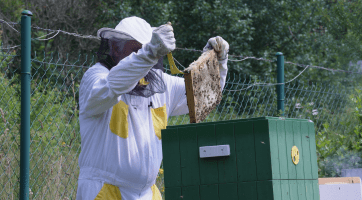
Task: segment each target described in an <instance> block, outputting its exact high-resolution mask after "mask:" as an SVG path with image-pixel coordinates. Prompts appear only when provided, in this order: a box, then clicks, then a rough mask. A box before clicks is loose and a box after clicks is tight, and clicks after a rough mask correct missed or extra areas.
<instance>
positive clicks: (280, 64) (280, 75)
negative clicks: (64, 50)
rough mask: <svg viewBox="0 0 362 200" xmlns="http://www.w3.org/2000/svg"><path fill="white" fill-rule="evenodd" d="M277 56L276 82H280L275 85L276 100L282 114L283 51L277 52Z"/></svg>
mask: <svg viewBox="0 0 362 200" xmlns="http://www.w3.org/2000/svg"><path fill="white" fill-rule="evenodd" d="M276 56H277V82H278V83H282V84H280V85H277V100H278V112H279V111H282V114H281V115H282V116H284V56H283V53H281V52H278V53H277V54H276Z"/></svg>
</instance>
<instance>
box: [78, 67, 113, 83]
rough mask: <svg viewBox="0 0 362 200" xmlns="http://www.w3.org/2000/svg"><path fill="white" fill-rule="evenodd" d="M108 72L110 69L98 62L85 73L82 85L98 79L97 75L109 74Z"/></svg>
mask: <svg viewBox="0 0 362 200" xmlns="http://www.w3.org/2000/svg"><path fill="white" fill-rule="evenodd" d="M108 74H109V70H108V69H107V68H106V67H104V66H103V65H102V64H100V63H96V64H94V65H93V66H92V67H90V68H89V69H87V71H86V72H85V73H84V75H83V77H82V80H81V83H80V85H81V86H82V85H83V84H87V83H89V82H92V80H93V79H97V77H103V76H107V75H108ZM93 81H94V80H93Z"/></svg>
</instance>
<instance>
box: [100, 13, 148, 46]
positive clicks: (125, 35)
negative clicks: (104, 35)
mask: <svg viewBox="0 0 362 200" xmlns="http://www.w3.org/2000/svg"><path fill="white" fill-rule="evenodd" d="M153 29H155V28H152V27H151V25H150V24H149V23H147V22H146V21H145V20H144V19H142V18H139V17H135V16H133V17H127V18H124V19H123V20H121V21H120V22H119V24H118V25H117V26H116V28H115V29H112V28H101V29H99V30H98V32H97V37H98V38H100V34H101V32H103V31H111V32H117V33H120V34H119V35H120V37H122V39H126V40H137V41H138V42H139V43H141V44H146V43H148V42H150V41H151V38H152V30H153Z"/></svg>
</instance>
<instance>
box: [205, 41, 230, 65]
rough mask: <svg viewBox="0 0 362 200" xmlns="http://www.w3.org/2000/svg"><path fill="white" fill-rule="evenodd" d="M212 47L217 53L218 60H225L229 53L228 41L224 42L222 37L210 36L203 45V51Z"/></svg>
mask: <svg viewBox="0 0 362 200" xmlns="http://www.w3.org/2000/svg"><path fill="white" fill-rule="evenodd" d="M211 49H214V50H215V51H216V53H217V57H218V60H219V61H221V60H225V59H226V58H227V55H228V53H229V43H228V42H226V41H225V40H224V39H223V38H222V37H220V36H216V37H213V38H210V39H209V41H208V42H207V44H206V46H205V47H204V49H203V51H204V52H205V51H208V50H211Z"/></svg>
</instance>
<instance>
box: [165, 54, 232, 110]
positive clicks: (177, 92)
mask: <svg viewBox="0 0 362 200" xmlns="http://www.w3.org/2000/svg"><path fill="white" fill-rule="evenodd" d="M227 60H228V59H227V58H226V59H225V60H221V61H219V70H220V85H221V91H223V89H224V86H225V80H226V75H227V71H228V68H227ZM165 78H166V80H167V82H168V83H167V84H168V86H167V87H168V88H167V90H168V95H169V97H168V98H169V101H170V103H169V110H170V114H169V116H177V115H183V114H187V113H189V108H188V106H187V98H186V88H185V80H184V78H180V77H175V76H171V75H168V74H165Z"/></svg>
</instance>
